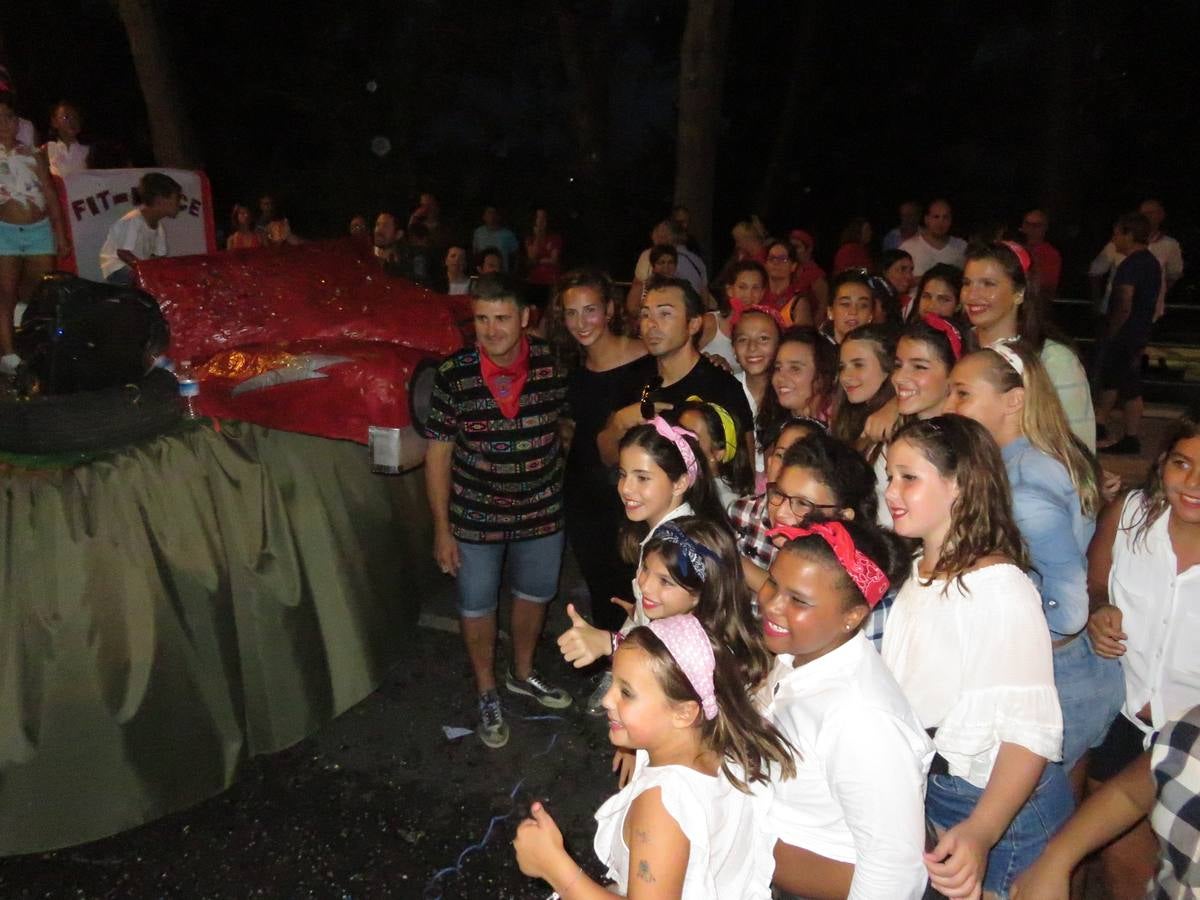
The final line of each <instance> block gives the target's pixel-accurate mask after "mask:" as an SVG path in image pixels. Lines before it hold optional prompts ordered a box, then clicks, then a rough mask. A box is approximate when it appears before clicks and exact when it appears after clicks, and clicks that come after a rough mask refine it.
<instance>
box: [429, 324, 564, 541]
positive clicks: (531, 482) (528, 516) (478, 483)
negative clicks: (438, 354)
mask: <svg viewBox="0 0 1200 900" xmlns="http://www.w3.org/2000/svg"><path fill="white" fill-rule="evenodd" d="M566 392H567V381H566V378H565V377H564V375H563V373H562V371H561V370H560V369H559V368H558V367H557V366H556V365H555V361H554V357H553V354H552V353H551V351H550V348H549V345H547V344H546V343H545V342H544V341H540V340H538V339H536V338H532V337H531V338H530V339H529V376H528V378H527V379H526V381H525V386H524V387H523V388H522V390H521V399H520V407H519V409H518V413H517V416H516V418H513V419H506V418H505V417H504V414H503V413H501V412H500V407H499V405H497V403H496V401H495V399H494V398H493V397H492V393H491V391H489V390H488V386H487V383H486V382H485V381H484V380H483V375H482V373H481V372H480V369H479V351H478V350H476V349H475V348H468V349H463V350H460V351H458V352H457V353H455V354H454V355H453V356H451V357H449V358H448V359H446V361H445V362H443V363H442V365H441V366H440V367H439V368H438V373H437V378H436V379H435V381H434V387H433V396H432V400H431V410H430V415H429V421H428V422H427V423H426V427H425V431H426V436H427V437H428V438H430V439H431V440H436V441H453V442H454V454H453V456H452V461H451V491H450V528H451V531H452V532H453V534H454V536H455V537H456V538H457V539H458V540H460V541H465V542H467V543H472V544H493V543H503V542H507V541H521V540H528V539H530V538H536V537H543V536H545V535H547V534H554V533H555V532H556V531H558V530H559V529H561V528H562V515H563V513H562V473H563V461H562V447H561V445H560V443H559V433H558V419H559V414H560V412H561V411H562V408H563V402H564V399H565V397H566Z"/></svg>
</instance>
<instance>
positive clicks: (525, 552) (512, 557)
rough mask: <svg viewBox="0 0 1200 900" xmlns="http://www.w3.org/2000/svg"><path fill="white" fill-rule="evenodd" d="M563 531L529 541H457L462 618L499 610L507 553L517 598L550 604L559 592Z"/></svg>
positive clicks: (511, 581) (479, 615)
mask: <svg viewBox="0 0 1200 900" xmlns="http://www.w3.org/2000/svg"><path fill="white" fill-rule="evenodd" d="M563 541H564V532H563V531H561V530H560V531H556V532H554V534H548V535H546V536H545V537H539V538H531V539H529V540H527V541H508V542H507V543H498V544H471V543H468V542H466V541H458V542H457V543H458V558H459V562H460V565H459V569H458V582H457V589H458V613H459V615H461V616H462V617H463V618H466V619H475V618H482V617H483V616H490V615H492V614H493V613H494V612H495V611H496V606H497V603H498V601H499V594H500V576H501V575H502V574H503V572H504V557H505V551H507V555H508V584H509V587H510V588H511V590H512V595H513V596H514V597H519V598H520V599H522V600H529V601H531V602H533V603H549V602H550V601H551V600H553V599H554V595H555V594H556V593H558V573H559V569H560V568H561V567H562V554H563Z"/></svg>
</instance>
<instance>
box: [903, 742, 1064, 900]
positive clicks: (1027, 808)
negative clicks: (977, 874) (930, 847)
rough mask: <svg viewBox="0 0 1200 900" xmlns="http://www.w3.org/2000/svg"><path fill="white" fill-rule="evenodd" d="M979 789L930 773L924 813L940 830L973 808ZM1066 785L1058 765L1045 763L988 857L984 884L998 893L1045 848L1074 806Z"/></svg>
mask: <svg viewBox="0 0 1200 900" xmlns="http://www.w3.org/2000/svg"><path fill="white" fill-rule="evenodd" d="M982 796H983V790H982V789H981V788H977V787H975V785H973V784H971V783H970V782H969V781H967V780H966V779H965V778H959V777H957V776H955V775H930V776H929V782H928V785H927V787H926V791H925V816H926V817H927V818H928V819H929V821H930V822H932V823H933V824H934V825H936V826H937V827H938V828H940V829H941V830H943V831H946V830H949V829H950V828H952V827H954V826H955V825H957V824H958V823H959V822H961V821H963V820H964V819H965V818H967V816H969V815H970V814H971V813H972V812H973V811H974V809H975V806H976V804H977V803H978V802H979V798H980V797H982ZM1074 805H1075V804H1074V801H1073V800H1072V798H1071V788H1070V786H1069V785H1068V784H1067V776H1066V775H1064V774H1063V770H1062V767H1061V766H1051V765H1048V766H1046V768H1045V770H1044V771H1043V772H1042V777H1041V779H1039V780H1038V783H1037V787H1036V788H1034V790H1033V794H1032V795H1031V796H1030V798H1029V799H1028V800H1026V801H1025V805H1024V806H1022V807H1021V808H1020V810H1018V811H1017V815H1016V817H1015V818H1014V819H1013V820H1012V824H1011V825H1009V826H1008V830H1007V831H1006V832H1004V834H1003V835H1001V837H1000V840H999V841H997V842H996V845H995V846H994V847H992V849H991V851H990V852H989V853H988V858H987V872H986V873H985V875H984V878H983V889H984V890H985V891H991V892H992V893H994V894H996V895H997V896H1000V897H1007V896H1008V890H1009V888H1010V887H1012V883H1013V882H1014V881H1016V879H1017V876H1018V875H1020V874H1021V873H1022V872H1024V871H1025V870H1026V869H1027V868H1029V866H1030V865H1031V864H1032V863H1033V861H1034V860H1035V859H1037V858H1038V857H1039V856H1040V855H1041V853H1042V850H1044V849H1045V847H1046V843H1047V841H1049V840H1050V837H1051V836H1052V835H1053V834H1054V832H1056V831H1057V830H1058V829H1059V828H1060V827H1062V824H1063V823H1064V822H1065V821H1067V819H1068V818H1069V817H1070V815H1071V812H1072V810H1073V809H1074Z"/></svg>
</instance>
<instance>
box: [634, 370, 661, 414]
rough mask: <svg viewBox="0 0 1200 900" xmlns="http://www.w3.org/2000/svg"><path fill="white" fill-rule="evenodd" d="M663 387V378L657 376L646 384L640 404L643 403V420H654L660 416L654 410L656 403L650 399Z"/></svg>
mask: <svg viewBox="0 0 1200 900" xmlns="http://www.w3.org/2000/svg"><path fill="white" fill-rule="evenodd" d="M662 386H663V380H662V376H661V375H655V376H654V377H653V378H651V379H650V381H648V382H647V383H646V386H645V387H643V388H642V398H641V400H640V401H639V402H640V403H641V413H642V418H643V419H653V418H654V417H655V416H656V415H657V414H658V411H657V410H655V408H654V401H652V400H651V399H650V395H651V394H653V393H654V392H655V391H657V390H658V389H659V388H661V387H662Z"/></svg>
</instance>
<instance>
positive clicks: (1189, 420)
mask: <svg viewBox="0 0 1200 900" xmlns="http://www.w3.org/2000/svg"><path fill="white" fill-rule="evenodd" d="M1196 437H1200V406H1197V407H1195V408H1194V409H1192V410H1191V411H1189V412H1188V413H1187V414H1185V415H1183V416H1180V417H1179V419H1177V420H1176V422H1175V426H1174V427H1173V428H1172V429H1171V430H1170V431H1169V432H1167V436H1166V438H1164V439H1163V442H1162V450H1161V451H1160V452H1159V454H1158V459H1156V460H1155V461H1154V465H1152V466H1151V467H1150V470H1149V471H1148V472H1147V473H1146V480H1145V481H1144V482H1143V483H1142V501H1141V505H1140V507H1139V509H1138V511H1137V518H1136V519H1135V520H1134V521H1133V522H1132V523H1131V524H1130V526H1129V528H1130V530H1131V531H1133V532H1134V540H1138V541H1145V540H1146V535H1147V534H1148V533H1149V531H1150V526H1151V525H1153V524H1154V523H1155V522H1157V521H1158V518H1159V516H1161V515H1162V514H1163V513H1165V512H1166V511H1167V508H1168V506H1169V504H1168V503H1167V492H1166V490H1165V489H1164V488H1163V479H1162V470H1163V466H1164V465H1166V462H1167V457H1168V456H1170V455H1171V451H1172V450H1174V449H1175V445H1176V444H1178V443H1179V442H1180V441H1187V440H1191V439H1192V438H1196Z"/></svg>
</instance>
